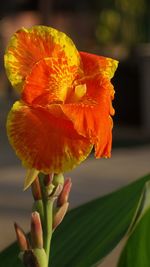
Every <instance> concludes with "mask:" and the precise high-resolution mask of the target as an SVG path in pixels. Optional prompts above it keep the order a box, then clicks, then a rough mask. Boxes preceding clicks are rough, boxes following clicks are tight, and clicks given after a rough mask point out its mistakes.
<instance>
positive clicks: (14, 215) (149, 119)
mask: <svg viewBox="0 0 150 267" xmlns="http://www.w3.org/2000/svg"><path fill="white" fill-rule="evenodd" d="M35 24H43V25H48V26H51V27H54V28H57V29H59V30H61V31H64V32H65V33H66V34H68V35H69V36H70V37H71V38H72V39H73V40H74V43H75V44H76V46H77V48H78V50H83V51H88V52H91V53H96V54H99V55H104V56H107V57H112V58H116V59H118V60H119V62H120V64H119V67H118V70H117V72H116V75H115V77H114V78H113V84H114V86H115V91H116V95H115V100H114V107H115V110H116V115H115V117H114V125H115V127H114V130H113V135H114V142H113V147H114V149H113V157H112V159H110V160H108V161H106V160H103V159H102V160H99V161H96V160H94V159H93V156H91V157H90V158H89V159H88V160H87V161H86V162H85V163H83V164H81V166H80V167H79V168H77V169H76V170H75V171H73V172H71V176H72V177H73V184H74V186H73V191H72V195H71V207H73V206H76V205H79V204H80V203H83V202H86V201H88V200H90V199H92V198H95V197H97V196H99V195H101V194H105V193H107V192H111V191H112V190H114V189H116V188H118V187H120V186H121V185H124V184H127V183H128V182H129V181H132V180H134V179H136V178H138V177H139V176H141V175H144V174H146V173H147V172H149V170H150V168H149V165H150V164H149V162H150V108H149V103H150V1H149V0H105V1H100V0H76V1H71V0H57V1H56V0H55V1H54V0H7V1H3V3H1V9H0V68H1V71H0V168H1V169H0V175H1V179H0V224H1V227H0V235H1V237H2V238H1V240H0V248H1V249H3V248H4V247H6V246H7V245H8V244H10V243H11V242H12V240H14V238H15V236H14V233H13V229H12V225H11V224H12V221H13V220H18V221H19V222H20V223H22V225H23V226H24V228H25V229H26V230H28V226H29V214H30V207H31V201H32V200H31V196H30V192H25V193H24V194H23V193H22V184H23V177H24V173H25V172H24V170H23V168H22V167H21V164H20V161H19V160H18V159H17V158H16V156H15V154H14V152H13V151H12V149H11V147H10V145H9V144H8V141H7V136H6V130H5V122H6V116H7V113H8V111H9V109H10V107H11V105H12V103H13V102H14V101H15V100H16V99H17V95H16V94H15V92H14V91H13V90H12V88H11V86H10V84H9V82H8V80H7V78H6V75H5V72H4V68H3V55H4V51H5V48H6V46H7V43H8V40H9V38H10V36H11V35H12V34H13V33H14V32H15V31H16V30H18V29H19V28H21V27H23V26H24V27H27V28H28V27H31V26H33V25H35ZM4 226H5V229H3V228H4ZM6 229H7V230H6ZM115 258H116V257H115ZM105 266H106V265H105ZM108 266H109V265H108ZM111 266H112V267H113V265H112V260H111ZM114 266H115V265H114Z"/></svg>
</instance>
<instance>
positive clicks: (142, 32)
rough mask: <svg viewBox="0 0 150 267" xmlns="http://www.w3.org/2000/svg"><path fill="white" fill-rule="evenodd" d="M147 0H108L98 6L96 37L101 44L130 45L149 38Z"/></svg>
mask: <svg viewBox="0 0 150 267" xmlns="http://www.w3.org/2000/svg"><path fill="white" fill-rule="evenodd" d="M148 5H149V2H148V0H115V1H111V0H108V1H106V2H105V4H104V3H103V4H102V5H101V6H99V10H100V12H99V15H98V20H97V27H96V38H97V40H98V42H99V43H100V44H102V45H107V44H108V43H109V44H116V43H117V44H124V45H126V46H129V47H130V46H132V45H134V44H136V43H139V42H146V41H147V40H148V39H149V36H147V35H148V32H149V31H148V30H147V28H148V27H149V26H150V25H148V23H147V22H148V19H149V11H148V10H149V8H148Z"/></svg>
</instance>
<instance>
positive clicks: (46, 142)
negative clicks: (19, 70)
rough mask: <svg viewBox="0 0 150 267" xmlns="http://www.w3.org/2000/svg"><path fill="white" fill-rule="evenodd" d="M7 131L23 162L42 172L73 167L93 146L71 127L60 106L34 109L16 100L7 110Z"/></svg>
mask: <svg viewBox="0 0 150 267" xmlns="http://www.w3.org/2000/svg"><path fill="white" fill-rule="evenodd" d="M7 131H8V137H9V140H10V143H11V144H12V146H13V148H14V149H15V151H16V154H17V155H18V157H19V158H20V159H21V160H22V162H23V165H24V166H25V167H27V168H29V169H33V168H34V169H37V170H39V171H42V172H44V173H50V172H55V173H59V172H64V171H67V170H69V169H72V168H73V167H75V166H76V165H77V164H79V163H80V162H81V161H83V160H84V159H85V158H86V157H87V156H88V154H89V153H90V151H91V148H92V145H91V144H90V142H89V140H88V139H87V138H86V137H83V136H81V135H79V134H78V132H77V131H76V130H75V129H74V127H73V123H72V122H71V121H69V120H68V119H67V117H66V116H65V115H64V114H63V112H62V110H61V108H60V107H59V105H50V106H49V107H47V108H43V107H36V108H33V107H28V106H27V105H24V104H23V103H21V102H19V101H18V102H16V103H15V104H14V106H13V107H12V109H11V111H10V113H9V116H8V120H7Z"/></svg>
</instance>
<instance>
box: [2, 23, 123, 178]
mask: <svg viewBox="0 0 150 267" xmlns="http://www.w3.org/2000/svg"><path fill="white" fill-rule="evenodd" d="M117 65H118V62H117V61H116V60H113V59H110V58H105V57H102V56H97V55H94V54H88V53H85V52H78V51H77V49H76V47H75V45H74V44H73V42H72V41H71V39H70V38H69V37H68V36H67V35H65V34H64V33H62V32H59V31H57V30H55V29H53V28H50V27H45V26H34V27H32V28H30V29H24V28H22V29H20V30H19V31H17V32H16V33H15V34H14V35H13V36H12V38H11V40H10V42H9V44H8V47H7V50H6V54H5V68H6V72H7V75H8V78H9V80H10V82H11V84H12V86H13V87H14V88H16V90H17V91H18V93H19V95H20V100H19V101H17V102H16V103H15V104H14V105H13V107H12V109H11V111H10V113H9V115H8V120H7V132H8V137H9V140H10V143H11V145H12V146H13V148H14V149H15V151H16V154H17V155H18V157H19V158H20V159H21V160H22V163H23V165H24V166H25V167H27V168H28V169H31V170H34V169H35V170H37V171H41V172H43V173H46V174H48V173H52V172H54V173H60V172H65V171H67V170H70V169H72V168H73V167H75V166H76V165H77V164H79V163H81V162H82V161H83V160H84V159H86V158H87V156H88V155H89V153H90V152H91V149H92V148H93V146H94V147H95V156H96V158H100V157H110V155H111V144H112V127H113V122H112V117H111V116H112V115H114V109H113V107H112V100H113V98H114V88H113V85H112V84H111V81H110V80H111V78H112V77H113V75H114V72H115V70H116V68H117ZM35 176H36V175H35Z"/></svg>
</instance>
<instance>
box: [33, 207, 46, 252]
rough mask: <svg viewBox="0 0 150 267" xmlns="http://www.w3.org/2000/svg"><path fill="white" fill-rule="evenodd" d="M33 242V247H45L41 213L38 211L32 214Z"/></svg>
mask: <svg viewBox="0 0 150 267" xmlns="http://www.w3.org/2000/svg"><path fill="white" fill-rule="evenodd" d="M31 242H32V248H43V231H42V225H41V219H40V215H39V213H38V212H37V211H35V212H32V215H31Z"/></svg>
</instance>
